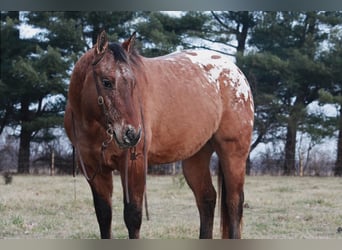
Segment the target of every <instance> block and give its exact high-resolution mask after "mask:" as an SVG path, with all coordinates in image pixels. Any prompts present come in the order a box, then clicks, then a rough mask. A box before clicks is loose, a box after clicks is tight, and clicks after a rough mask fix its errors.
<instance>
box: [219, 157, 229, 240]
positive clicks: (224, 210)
mask: <svg viewBox="0 0 342 250" xmlns="http://www.w3.org/2000/svg"><path fill="white" fill-rule="evenodd" d="M217 183H218V200H219V203H220V207H221V209H220V231H221V236H222V238H223V236H224V235H227V233H228V232H227V228H228V207H227V202H226V196H227V190H226V184H225V181H224V178H223V171H222V166H221V162H220V160H219V161H218V172H217Z"/></svg>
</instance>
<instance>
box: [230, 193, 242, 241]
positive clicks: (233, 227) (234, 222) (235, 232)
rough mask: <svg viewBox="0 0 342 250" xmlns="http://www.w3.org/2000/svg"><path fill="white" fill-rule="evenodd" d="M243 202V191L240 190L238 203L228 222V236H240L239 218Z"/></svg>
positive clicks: (233, 237) (234, 237) (240, 218)
mask: <svg viewBox="0 0 342 250" xmlns="http://www.w3.org/2000/svg"><path fill="white" fill-rule="evenodd" d="M243 203H244V192H243V191H242V192H241V193H240V196H239V203H238V206H237V208H236V210H235V209H234V210H235V211H232V212H233V213H232V214H231V215H230V218H231V219H230V221H231V223H229V238H231V239H238V238H241V220H242V215H243Z"/></svg>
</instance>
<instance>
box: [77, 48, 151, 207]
mask: <svg viewBox="0 0 342 250" xmlns="http://www.w3.org/2000/svg"><path fill="white" fill-rule="evenodd" d="M104 54H105V53H103V54H102V55H101V57H99V58H97V59H95V60H94V62H93V63H92V70H93V77H94V80H95V86H96V91H97V96H98V97H97V104H98V105H99V106H100V107H101V110H102V113H103V115H104V121H105V123H104V124H105V129H106V138H105V140H104V141H103V142H102V144H101V162H100V164H98V167H97V169H96V170H95V172H94V174H93V175H92V176H91V177H89V175H88V173H87V171H86V167H85V165H84V162H83V159H82V157H81V154H80V151H79V147H78V145H77V137H78V136H77V133H76V128H75V121H74V115H73V113H71V115H72V122H73V133H74V136H75V141H76V145H75V148H76V153H77V154H78V158H79V160H80V165H81V168H82V172H83V175H84V177H85V178H86V179H87V181H88V182H91V181H93V180H94V178H95V177H96V175H97V174H98V173H99V172H100V171H101V166H102V164H103V163H105V161H106V160H105V150H106V149H107V147H108V146H109V145H110V144H111V143H112V141H113V138H114V133H115V132H114V129H113V125H112V123H111V121H110V116H109V111H108V108H107V106H106V104H105V100H104V98H103V95H102V91H101V88H100V84H99V81H98V77H97V74H96V71H95V67H96V65H97V64H98V63H99V62H100V61H101V60H102V58H103V57H104ZM138 101H139V107H140V113H141V120H142V129H143V133H144V138H143V157H144V167H145V169H146V173H145V175H147V164H148V163H147V150H146V139H145V137H146V136H145V135H146V134H145V126H144V115H143V109H142V105H141V99H140V96H139V95H138ZM140 155H141V153H137V152H136V147H131V148H129V152H128V151H127V153H126V162H125V187H126V188H125V196H126V201H127V203H129V202H130V201H129V191H128V168H129V161H130V162H131V168H134V167H135V166H136V160H137V157H138V156H140ZM145 181H146V176H145ZM145 186H146V185H145ZM145 195H146V192H145ZM146 211H147V210H146Z"/></svg>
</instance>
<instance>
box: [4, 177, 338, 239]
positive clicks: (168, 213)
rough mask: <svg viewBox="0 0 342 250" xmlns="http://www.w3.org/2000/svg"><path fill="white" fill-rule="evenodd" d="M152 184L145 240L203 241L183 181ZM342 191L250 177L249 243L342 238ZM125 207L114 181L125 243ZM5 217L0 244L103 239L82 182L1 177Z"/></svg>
mask: <svg viewBox="0 0 342 250" xmlns="http://www.w3.org/2000/svg"><path fill="white" fill-rule="evenodd" d="M213 179H214V183H216V178H215V177H213ZM147 185H148V186H147V192H148V193H147V195H148V205H149V213H150V220H149V221H147V220H146V217H145V215H144V218H143V223H142V228H141V237H142V238H152V239H182V238H186V239H189V238H190V239H191V238H197V237H198V228H199V218H198V212H197V208H196V205H195V201H194V198H193V195H192V193H191V191H190V189H189V188H188V187H187V184H186V183H185V181H184V178H183V177H182V176H162V177H161V176H149V177H148V180H147ZM341 187H342V178H333V177H321V178H318V177H278V176H251V177H246V184H245V205H244V206H245V209H244V227H243V234H242V236H243V238H248V239H284V238H285V239H303V238H305V239H316V238H329V239H342V232H341V230H342V229H341V227H342V213H341V208H342V195H341V192H340V190H341ZM122 208H123V205H122V188H121V184H120V181H119V177H118V176H115V178H114V196H113V235H114V237H115V238H127V232H126V228H125V225H124V222H123V216H122V214H123V211H122ZM0 214H1V216H0V239H4V238H5V239H7V238H29V239H42V238H43V239H79V238H99V230H98V225H97V222H96V218H95V213H94V208H93V201H92V196H91V192H90V189H89V187H88V184H87V183H86V181H85V180H84V178H83V177H82V176H77V177H76V178H75V179H74V178H73V177H71V176H14V177H13V181H12V183H11V184H7V185H6V184H5V180H4V179H3V178H1V179H0ZM218 216H219V214H218V212H216V217H215V229H214V237H215V238H219V237H220V234H219V218H218ZM339 228H340V230H339ZM338 231H340V232H338Z"/></svg>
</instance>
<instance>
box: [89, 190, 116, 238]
mask: <svg viewBox="0 0 342 250" xmlns="http://www.w3.org/2000/svg"><path fill="white" fill-rule="evenodd" d="M91 191H92V193H93V199H94V207H95V212H96V217H97V221H98V223H99V227H100V232H101V238H102V239H110V238H111V224H112V207H111V204H108V202H107V201H105V199H103V198H102V197H101V196H100V195H98V193H97V192H96V190H95V189H94V188H93V187H92V188H91Z"/></svg>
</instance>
